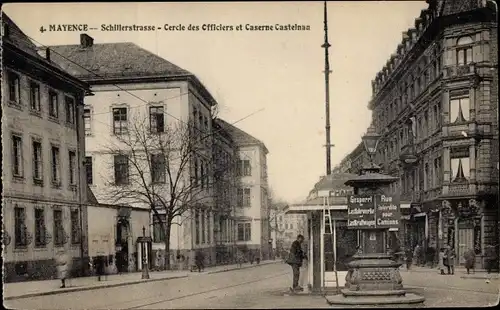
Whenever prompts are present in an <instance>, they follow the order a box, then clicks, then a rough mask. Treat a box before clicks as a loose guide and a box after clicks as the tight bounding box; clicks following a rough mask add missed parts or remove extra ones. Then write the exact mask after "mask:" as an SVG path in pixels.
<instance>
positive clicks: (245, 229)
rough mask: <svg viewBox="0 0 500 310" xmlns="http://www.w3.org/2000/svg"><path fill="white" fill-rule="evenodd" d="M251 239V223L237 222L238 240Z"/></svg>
mask: <svg viewBox="0 0 500 310" xmlns="http://www.w3.org/2000/svg"><path fill="white" fill-rule="evenodd" d="M250 240H252V223H238V241H250Z"/></svg>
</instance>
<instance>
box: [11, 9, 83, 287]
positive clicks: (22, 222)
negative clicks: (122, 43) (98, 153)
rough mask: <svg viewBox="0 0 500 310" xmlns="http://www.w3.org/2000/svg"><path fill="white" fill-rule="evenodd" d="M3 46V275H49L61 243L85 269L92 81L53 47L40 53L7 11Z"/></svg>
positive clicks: (29, 277)
mask: <svg viewBox="0 0 500 310" xmlns="http://www.w3.org/2000/svg"><path fill="white" fill-rule="evenodd" d="M2 50H3V55H2V56H3V57H2V65H3V70H2V71H3V72H2V159H3V160H2V185H3V199H2V211H3V214H2V215H3V224H4V226H3V245H4V248H3V257H4V268H5V269H4V272H5V280H6V281H8V282H11V281H20V280H34V279H49V278H52V277H53V276H55V275H56V270H55V264H54V258H55V256H56V253H57V252H59V251H61V250H64V251H65V252H66V253H68V254H69V255H70V256H71V257H72V258H73V260H74V263H73V269H75V270H78V271H81V268H80V267H82V263H83V261H84V259H85V256H86V255H87V254H86V241H85V238H86V236H85V234H82V231H84V230H83V229H82V228H83V225H84V223H85V218H84V216H85V203H86V196H87V194H86V189H87V187H86V183H85V174H84V173H82V172H83V171H84V166H83V161H84V158H85V135H84V126H83V100H84V96H85V93H86V91H88V89H89V88H88V85H87V84H86V83H84V82H82V81H81V80H78V79H76V78H75V77H73V76H71V75H69V74H68V73H66V72H65V71H64V70H62V69H61V68H60V67H58V66H57V65H55V64H54V63H53V62H52V61H51V57H50V54H49V53H47V54H46V55H45V57H42V56H40V55H38V53H37V48H36V46H35V45H34V44H33V43H32V42H31V41H30V39H29V38H28V37H27V36H26V35H25V34H24V33H23V32H22V31H21V30H20V29H19V27H18V26H17V25H16V24H15V23H14V22H13V21H12V20H11V19H10V18H9V17H8V16H7V15H5V14H2ZM83 264H84V263H83ZM72 275H73V276H74V275H77V272H76V271H75V272H74V273H73V274H72Z"/></svg>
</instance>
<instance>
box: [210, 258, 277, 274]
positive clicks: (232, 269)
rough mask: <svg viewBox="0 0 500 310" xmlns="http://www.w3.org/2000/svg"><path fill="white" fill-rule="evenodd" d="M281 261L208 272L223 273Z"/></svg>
mask: <svg viewBox="0 0 500 310" xmlns="http://www.w3.org/2000/svg"><path fill="white" fill-rule="evenodd" d="M279 262H281V261H275V262H269V263H265V264H262V263H261V264H254V265H250V266H242V267H236V268H228V269H222V270H214V271H208V272H207V273H206V274H214V273H221V272H227V271H234V270H241V269H248V268H255V267H259V266H266V265H272V264H277V263H279Z"/></svg>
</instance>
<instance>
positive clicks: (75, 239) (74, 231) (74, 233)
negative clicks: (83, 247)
mask: <svg viewBox="0 0 500 310" xmlns="http://www.w3.org/2000/svg"><path fill="white" fill-rule="evenodd" d="M79 215H80V213H79V212H78V209H73V210H71V215H70V217H71V244H78V243H80V216H79Z"/></svg>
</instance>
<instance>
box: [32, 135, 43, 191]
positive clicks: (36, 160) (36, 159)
mask: <svg viewBox="0 0 500 310" xmlns="http://www.w3.org/2000/svg"><path fill="white" fill-rule="evenodd" d="M42 163H43V161H42V143H41V142H40V141H33V180H34V181H35V183H36V182H41V181H42V180H43V174H42V171H43V166H42Z"/></svg>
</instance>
